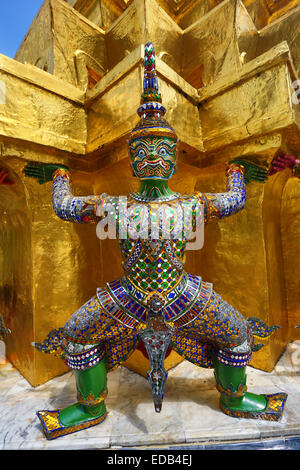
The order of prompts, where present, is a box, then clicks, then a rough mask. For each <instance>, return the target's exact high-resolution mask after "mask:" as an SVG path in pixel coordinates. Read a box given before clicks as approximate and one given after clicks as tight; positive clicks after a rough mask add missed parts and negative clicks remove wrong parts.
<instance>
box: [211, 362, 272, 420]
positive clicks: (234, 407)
mask: <svg viewBox="0 0 300 470" xmlns="http://www.w3.org/2000/svg"><path fill="white" fill-rule="evenodd" d="M215 377H216V381H217V389H218V390H219V391H220V392H221V397H220V405H221V409H222V410H223V411H225V412H226V413H227V414H231V415H234V416H237V417H252V416H248V415H251V414H253V413H262V412H264V411H265V410H266V408H267V405H268V399H267V397H266V396H265V395H255V394H254V393H249V392H247V387H246V378H247V376H246V367H232V366H227V365H225V364H223V363H221V362H219V361H218V360H217V359H216V360H215Z"/></svg>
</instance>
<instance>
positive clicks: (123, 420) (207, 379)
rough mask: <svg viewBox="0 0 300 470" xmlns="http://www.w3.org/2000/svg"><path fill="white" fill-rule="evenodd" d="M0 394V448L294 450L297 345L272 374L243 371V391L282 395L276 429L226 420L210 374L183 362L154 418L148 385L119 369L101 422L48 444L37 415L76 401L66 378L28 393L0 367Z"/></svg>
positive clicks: (299, 416)
mask: <svg viewBox="0 0 300 470" xmlns="http://www.w3.org/2000/svg"><path fill="white" fill-rule="evenodd" d="M0 390H1V396H0V449H6V450H16V449H30V450H35V449H43V450H44V449H57V450H59V449H61V450H64V449H120V448H121V449H129V448H130V449H141V448H143V449H145V448H156V449H157V448H161V449H169V450H170V449H171V450H174V449H177V450H180V449H190V450H215V449H224V448H226V449H231V448H232V449H271V448H272V449H300V445H299V444H300V341H296V342H294V343H291V344H290V345H289V346H288V347H287V350H286V352H285V353H284V355H283V356H282V358H281V359H280V361H279V362H278V364H277V365H276V368H275V369H274V371H273V372H272V373H266V372H263V371H259V370H256V369H253V368H251V367H248V390H249V391H252V392H255V393H275V392H286V393H288V400H287V403H286V406H285V412H284V415H283V418H282V420H281V421H280V422H267V421H259V420H246V419H236V418H231V417H229V416H226V415H225V414H223V413H222V412H221V411H220V410H219V406H218V399H219V393H218V392H217V391H216V389H215V381H214V377H213V371H212V370H206V369H200V368H198V367H196V366H194V365H193V364H190V363H188V362H183V363H181V364H179V365H178V366H177V367H175V368H174V369H172V370H171V371H170V372H169V377H168V381H167V386H166V393H165V398H164V403H163V407H162V411H161V413H155V411H154V407H153V403H152V397H151V392H150V389H149V385H148V382H147V380H146V379H145V378H144V377H141V376H139V375H137V374H135V373H134V372H131V371H129V370H128V369H126V368H123V367H119V368H118V369H116V370H115V371H113V372H111V373H110V374H109V375H108V390H109V395H108V398H107V400H106V404H107V408H108V410H109V414H108V416H107V418H106V420H105V421H104V422H103V423H102V424H100V425H98V426H95V427H93V428H90V429H87V430H85V431H81V432H77V433H74V434H71V435H69V436H64V437H61V438H58V439H56V440H53V441H47V440H46V438H45V437H44V435H43V433H42V430H41V425H40V422H39V420H38V418H37V416H36V411H37V410H41V409H50V410H51V409H57V408H62V407H64V406H67V405H69V404H71V403H73V402H74V401H76V392H75V387H74V377H73V374H72V373H71V372H70V373H68V374H65V375H63V376H61V377H57V378H55V379H53V380H51V381H49V382H48V383H46V384H44V385H41V386H39V387H37V388H32V387H31V386H30V385H29V384H28V382H26V380H25V379H24V378H23V377H22V376H21V375H20V374H19V373H18V371H16V370H15V369H14V368H13V367H12V366H11V365H10V364H7V365H3V366H1V367H0Z"/></svg>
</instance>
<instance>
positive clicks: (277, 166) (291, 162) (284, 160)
mask: <svg viewBox="0 0 300 470" xmlns="http://www.w3.org/2000/svg"><path fill="white" fill-rule="evenodd" d="M286 168H290V169H291V170H294V174H295V176H298V177H299V176H300V159H298V158H297V157H295V156H294V155H277V156H276V157H275V158H274V159H273V161H272V163H271V166H270V170H269V175H274V174H275V173H277V172H278V171H282V170H285V169H286Z"/></svg>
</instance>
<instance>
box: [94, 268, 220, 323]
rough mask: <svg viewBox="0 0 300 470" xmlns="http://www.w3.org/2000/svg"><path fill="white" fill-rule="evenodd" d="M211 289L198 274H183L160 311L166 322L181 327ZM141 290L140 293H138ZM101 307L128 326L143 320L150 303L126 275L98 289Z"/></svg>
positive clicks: (199, 308)
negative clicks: (145, 300)
mask: <svg viewBox="0 0 300 470" xmlns="http://www.w3.org/2000/svg"><path fill="white" fill-rule="evenodd" d="M211 293H212V284H211V283H208V282H204V281H202V279H201V277H200V276H194V275H191V274H185V275H184V276H183V280H182V282H181V283H179V287H178V288H177V289H174V290H173V291H171V292H169V293H168V294H167V295H166V296H165V299H166V303H165V305H164V306H163V307H162V308H161V312H162V315H163V318H164V321H165V323H166V324H168V323H170V322H172V323H174V324H175V326H178V327H182V326H184V325H187V324H188V323H190V322H192V321H193V320H194V319H195V318H196V317H198V316H199V315H200V314H201V312H202V311H203V310H204V309H205V307H206V305H207V303H208V301H209V299H210V296H211ZM138 294H140V295H138ZM97 297H98V300H99V303H100V305H101V307H102V308H103V309H104V310H105V311H106V312H107V313H108V314H109V315H111V316H112V317H113V318H115V319H116V320H117V321H119V322H121V323H122V324H123V325H125V326H126V327H128V328H138V327H139V326H141V324H146V322H147V316H148V312H149V307H148V306H147V303H146V302H144V298H145V295H144V294H142V293H141V292H139V291H137V289H136V288H135V287H133V286H132V284H131V283H130V282H129V280H128V279H127V278H124V277H123V278H121V279H117V280H116V281H112V282H108V283H107V284H106V288H98V289H97Z"/></svg>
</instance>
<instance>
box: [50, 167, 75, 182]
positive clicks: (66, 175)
mask: <svg viewBox="0 0 300 470" xmlns="http://www.w3.org/2000/svg"><path fill="white" fill-rule="evenodd" d="M57 176H62V177H64V178H67V179H68V180H69V181H71V175H70V172H69V171H68V170H65V169H64V168H58V169H57V170H55V171H54V173H53V174H52V179H53V180H54V179H55V178H56V177H57Z"/></svg>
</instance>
